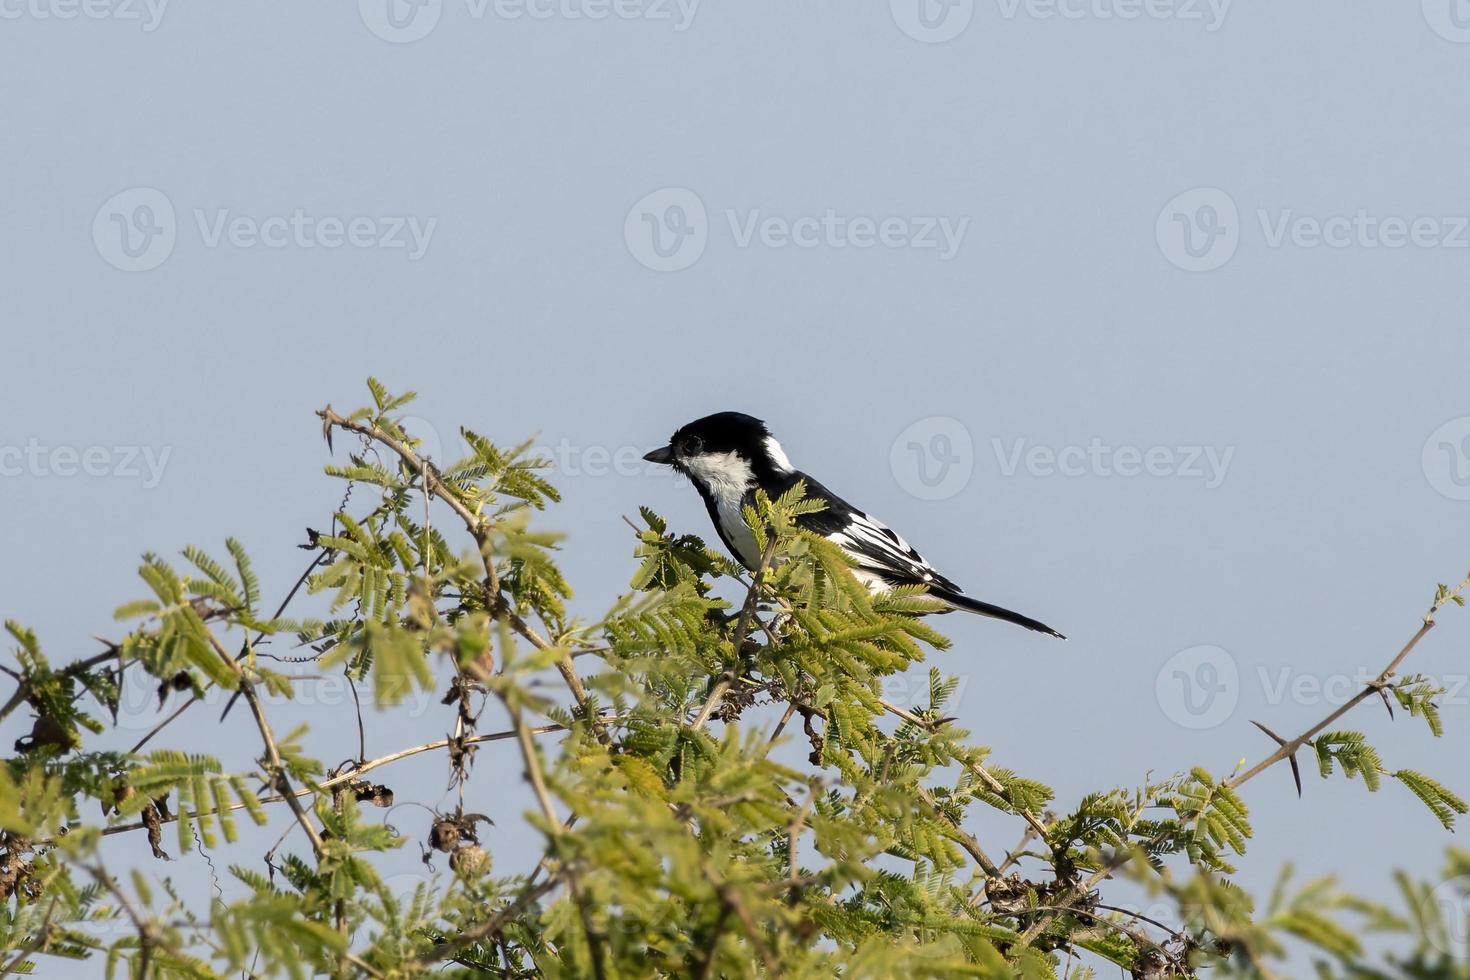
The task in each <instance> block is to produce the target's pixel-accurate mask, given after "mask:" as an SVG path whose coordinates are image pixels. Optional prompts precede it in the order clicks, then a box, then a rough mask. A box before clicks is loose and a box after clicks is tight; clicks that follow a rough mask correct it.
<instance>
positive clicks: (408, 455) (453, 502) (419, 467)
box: [316, 405, 609, 745]
mask: <svg viewBox="0 0 1470 980" xmlns="http://www.w3.org/2000/svg"><path fill="white" fill-rule="evenodd" d="M316 414H317V417H318V418H320V419H321V420H322V424H323V426H324V427H325V428H326V429H328V430H329V431H330V430H331V429H332V428H333V427H336V428H339V429H345V430H347V431H348V432H355V433H357V434H358V435H360V436H365V437H367V438H369V439H372V440H374V441H375V442H380V443H382V444H383V445H384V446H387V447H388V448H389V449H391V450H393V452H395V453H397V454H398V457H399V458H400V459H402V460H403V461H404V462H405V463H406V464H408V466H409V467H410V468H411V469H413V470H416V471H418V472H419V473H421V474H422V475H423V480H424V485H425V487H426V488H427V490H428V492H429V493H431V494H433V495H434V496H435V497H437V498H439V499H440V500H442V501H444V503H445V504H447V505H448V506H449V509H450V510H452V511H454V513H455V514H457V515H458V516H459V519H460V520H461V521H462V522H463V523H464V526H465V530H467V531H468V532H469V534H470V537H471V538H473V539H474V542H475V545H476V550H478V551H479V553H480V565H481V567H482V568H483V569H484V570H485V578H484V582H483V583H482V584H483V586H484V591H485V595H484V600H485V609H486V611H487V612H489V613H490V614H491V615H492V616H495V617H503V618H504V619H505V621H506V622H507V623H509V624H510V627H511V629H512V630H514V631H515V632H516V633H517V634H519V635H520V636H521V637H522V638H523V639H525V640H526V641H527V642H529V643H530V644H531V645H532V646H534V647H535V648H536V649H538V650H549V649H551V648H552V647H551V644H550V643H548V642H547V641H546V639H545V638H544V637H542V636H541V634H540V633H538V632H536V630H535V629H534V628H533V627H532V626H531V625H530V624H529V623H527V622H526V621H525V620H524V619H522V618H521V617H520V616H518V615H517V614H516V613H515V611H514V610H512V609H511V608H510V606H509V604H508V603H506V602H505V600H504V597H502V596H501V594H500V573H499V572H497V571H496V570H495V558H494V555H493V553H492V549H491V544H492V536H491V527H490V525H488V524H487V523H486V522H485V521H484V520H483V519H481V517H480V515H479V514H477V513H476V512H475V511H474V510H472V509H470V507H469V506H468V505H467V504H466V503H465V502H464V501H463V500H461V499H459V495H458V494H456V493H454V492H453V491H452V490H451V489H450V488H449V487H448V486H446V485H445V483H444V481H443V480H442V479H441V478H440V476H439V471H438V470H437V469H436V468H435V467H434V465H433V464H432V463H429V462H427V461H424V460H421V459H419V456H418V454H417V453H415V452H414V451H413V448H412V447H410V446H408V445H407V444H406V443H404V442H402V441H400V440H398V439H395V438H394V437H393V436H391V435H389V434H388V433H386V432H384V431H383V430H382V429H381V428H379V427H378V426H376V425H365V424H363V423H361V422H355V421H353V420H351V419H347V418H344V417H343V416H341V415H339V414H338V413H337V412H335V411H333V410H332V406H330V405H328V406H327V407H326V408H324V409H322V410H321V411H319V412H317V413H316ZM474 667H475V668H476V670H477V673H479V674H480V677H481V679H482V680H484V679H485V678H486V677H488V676H489V671H490V667H489V665H488V664H483V663H481V664H476V665H474ZM556 669H557V670H558V671H559V672H560V673H561V675H562V679H563V680H565V681H566V684H567V687H568V689H569V690H570V691H571V692H572V697H573V698H575V699H576V702H577V707H578V708H580V709H581V711H582V713H583V714H584V715H585V716H586V717H587V718H588V719H589V720H590V722H591V724H592V729H593V732H594V733H595V734H596V735H597V739H598V741H600V742H602V743H603V744H604V745H606V744H607V743H608V741H609V739H608V735H607V732H606V731H605V730H604V729H603V728H602V725H601V724H600V723H599V722H598V721H597V719H596V718H594V717H592V714H591V712H590V711H589V709H588V702H587V688H586V686H585V685H584V684H583V683H582V678H581V677H580V676H578V674H577V671H576V668H575V667H573V666H572V658H571V657H570V656H568V655H566V653H565V651H563V654H562V657H561V658H560V659H559V660H558V661H557V664H556Z"/></svg>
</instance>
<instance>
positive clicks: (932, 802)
mask: <svg viewBox="0 0 1470 980" xmlns="http://www.w3.org/2000/svg"><path fill="white" fill-rule="evenodd" d="M915 789H916V790H918V794H919V799H920V800H921V801H922V802H923V803H924V805H925V806H927V807H928V808H929V809H931V810H933V811H934V815H935V816H937V817H939V818H940V819H941V820H943V821H944V822H945V823H946V824H948V825H949V827H950V830H951V831H952V832H953V834H952V836H953V837H954V839H955V840H956V841H957V842H958V843H959V845H960V846H961V847H963V848H964V849H965V852H966V853H967V854H969V855H970V857H972V858H974V859H975V863H976V864H978V865H980V868H981V870H983V871H984V872H985V875H986V877H988V878H999V877H1000V868H998V867H996V866H995V862H994V861H992V860H990V855H988V854H986V853H985V849H984V848H983V847H981V846H980V842H979V841H977V840H976V839H975V838H974V836H973V835H971V834H970V833H968V832H967V831H966V830H965V829H964V828H963V827H961V826H960V824H959V821H958V820H956V819H954V817H952V816H950V815H949V814H948V813H945V812H944V810H943V808H941V807H940V805H939V801H938V800H936V799H934V796H933V794H931V793H930V792H929V791H928V790H927V789H925V788H924V787H922V786H916V787H915Z"/></svg>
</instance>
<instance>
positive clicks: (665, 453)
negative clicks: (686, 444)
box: [643, 446, 674, 466]
mask: <svg viewBox="0 0 1470 980" xmlns="http://www.w3.org/2000/svg"><path fill="white" fill-rule="evenodd" d="M643 458H644V459H646V460H648V461H649V462H650V463H663V464H664V465H665V466H667V465H670V464H671V463H673V462H674V447H673V446H663V447H662V448H659V449H655V450H654V451H653V452H651V453H645V454H644V456H643Z"/></svg>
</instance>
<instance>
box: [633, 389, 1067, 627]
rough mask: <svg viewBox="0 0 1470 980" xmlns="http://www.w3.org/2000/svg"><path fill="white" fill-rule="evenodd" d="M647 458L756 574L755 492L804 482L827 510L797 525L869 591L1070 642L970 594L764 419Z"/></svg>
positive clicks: (737, 418)
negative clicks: (913, 590)
mask: <svg viewBox="0 0 1470 980" xmlns="http://www.w3.org/2000/svg"><path fill="white" fill-rule="evenodd" d="M643 458H644V459H646V460H648V461H649V462H651V463H662V464H664V465H666V466H672V467H673V468H674V469H675V470H678V471H679V472H680V473H683V474H684V475H686V476H687V477H689V480H690V482H691V483H693V484H694V488H695V489H696V490H698V491H699V495H700V497H701V498H703V500H704V505H705V508H706V509H707V510H708V511H709V516H710V520H711V521H713V522H714V525H715V531H716V532H717V533H718V534H719V536H720V540H721V541H723V542H724V543H725V547H726V548H728V549H729V550H730V553H731V554H733V555H734V556H735V558H736V559H737V560H738V561H739V562H740V564H742V565H744V566H745V567H746V568H747V569H750V570H751V571H754V570H755V567H756V566H757V565H758V564H759V563H760V553H759V550H758V549H757V547H756V544H755V537H754V535H752V534H751V532H750V528H748V527H747V526H746V524H745V517H744V508H745V506H746V505H747V504H749V503H751V502H752V500H753V499H754V496H755V492H756V490H764V491H765V492H766V495H767V496H768V497H770V498H771V499H773V500H774V499H775V498H777V497H779V496H780V495H781V494H783V493H785V492H786V491H787V490H789V489H791V487H792V486H794V485H795V484H796V482H797V481H798V480H800V481H804V482H805V485H806V495H807V498H808V499H815V500H820V501H822V502H823V503H825V504H826V506H825V507H824V508H823V509H822V510H819V511H816V512H815V513H811V514H803V515H802V516H800V517H798V518H797V523H798V524H799V525H800V526H801V527H802V528H804V529H805V530H807V531H811V532H812V533H814V534H820V535H821V536H822V537H824V538H826V539H827V540H828V541H831V542H832V543H833V544H836V545H837V546H838V547H840V548H841V549H842V550H843V551H845V552H846V553H847V554H848V555H849V556H851V558H852V559H853V561H854V562H855V567H854V568H853V574H854V575H855V576H857V578H858V579H859V580H860V581H861V582H862V583H863V584H864V585H866V586H867V587H868V588H869V589H870V590H872V591H874V592H878V591H883V590H886V589H893V588H897V587H898V586H902V585H922V586H925V587H927V588H928V590H929V594H930V595H931V596H933V597H934V598H936V599H939V600H941V601H943V602H944V603H945V605H946V606H948V608H947V609H945V610H943V611H944V612H951V611H953V610H956V609H960V610H963V611H965V612H972V613H976V614H978V615H981V616H988V617H990V618H992V619H1000V620H1004V621H1005V622H1007V623H1015V624H1016V625H1017V626H1024V627H1025V628H1026V629H1029V630H1035V631H1037V632H1038V633H1046V634H1048V635H1050V636H1055V637H1059V638H1061V639H1066V637H1064V636H1062V634H1060V633H1058V632H1057V631H1056V630H1054V629H1052V628H1051V627H1050V626H1047V625H1046V624H1045V623H1041V622H1038V621H1037V620H1034V619H1031V618H1030V617H1028V616H1022V615H1021V614H1020V613H1017V612H1012V611H1011V610H1009V609H1004V608H1002V607H1000V606H996V605H992V604H991V603H988V602H983V601H981V600H979V599H975V598H972V597H970V596H967V595H965V593H964V590H963V589H961V588H960V587H959V586H958V585H956V584H955V583H954V582H953V581H952V580H951V579H949V578H947V577H945V576H944V575H941V574H940V573H939V572H938V571H937V570H936V569H935V568H934V566H932V565H930V564H929V563H928V562H927V561H925V560H924V556H923V555H921V554H919V553H918V552H917V551H915V550H914V548H913V547H912V546H911V545H910V544H909V543H908V542H907V541H905V540H904V539H903V538H902V537H900V536H899V534H898V533H897V532H896V531H894V530H893V529H892V528H890V527H889V526H888V525H887V524H884V523H883V522H882V521H880V520H878V519H877V518H876V517H873V516H872V515H871V514H868V513H867V512H865V511H862V510H859V509H858V508H856V507H854V506H853V505H852V504H849V503H848V502H847V501H846V500H843V499H842V498H841V497H839V496H837V494H835V493H833V492H832V491H831V490H828V489H827V488H826V487H824V486H823V485H822V484H821V483H819V482H818V481H816V480H814V479H813V478H812V477H811V476H809V475H807V474H806V473H803V472H801V471H800V470H798V469H796V467H794V466H792V465H791V460H789V459H788V458H787V457H786V451H785V450H784V449H782V448H781V444H780V443H779V442H777V441H776V438H775V437H774V436H773V435H771V431H770V430H769V429H767V428H766V424H765V423H764V422H762V421H761V420H760V419H758V418H754V417H752V416H750V415H745V414H742V413H740V412H719V413H717V414H714V415H707V416H705V417H704V418H702V419H696V420H695V421H693V422H690V423H689V424H687V425H684V426H681V427H680V428H679V429H678V431H676V432H675V433H674V434H673V436H672V437H671V438H670V439H669V444H668V445H667V446H663V447H660V448H658V449H655V450H653V451H652V452H650V453H648V454H647V455H646V456H644V457H643Z"/></svg>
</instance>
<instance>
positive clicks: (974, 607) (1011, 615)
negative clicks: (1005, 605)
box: [929, 588, 1066, 640]
mask: <svg viewBox="0 0 1470 980" xmlns="http://www.w3.org/2000/svg"><path fill="white" fill-rule="evenodd" d="M929 594H930V595H932V596H933V597H934V598H936V599H943V600H944V601H945V602H947V603H949V604H950V605H951V606H953V607H955V608H956V609H963V610H964V611H965V612H972V613H976V614H978V615H981V616H989V617H990V618H991V619H1003V620H1005V621H1006V622H1007V623H1015V624H1016V625H1017V626H1024V627H1026V628H1027V629H1028V630H1035V631H1036V632H1038V633H1045V634H1047V635H1048V636H1055V637H1056V638H1057V639H1059V640H1065V639H1066V637H1065V636H1062V634H1060V633H1058V632H1057V631H1056V630H1054V629H1052V628H1051V627H1050V626H1048V625H1046V624H1045V623H1040V622H1037V621H1036V620H1034V619H1031V618H1029V617H1027V616H1022V615H1021V614H1020V613H1016V612H1011V611H1010V610H1009V609H1002V608H1001V607H1000V606H992V605H991V604H990V603H988V602H981V601H980V600H979V599H971V598H970V597H969V596H967V595H964V594H963V593H960V592H952V591H950V590H949V589H934V588H931V589H930V590H929Z"/></svg>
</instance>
